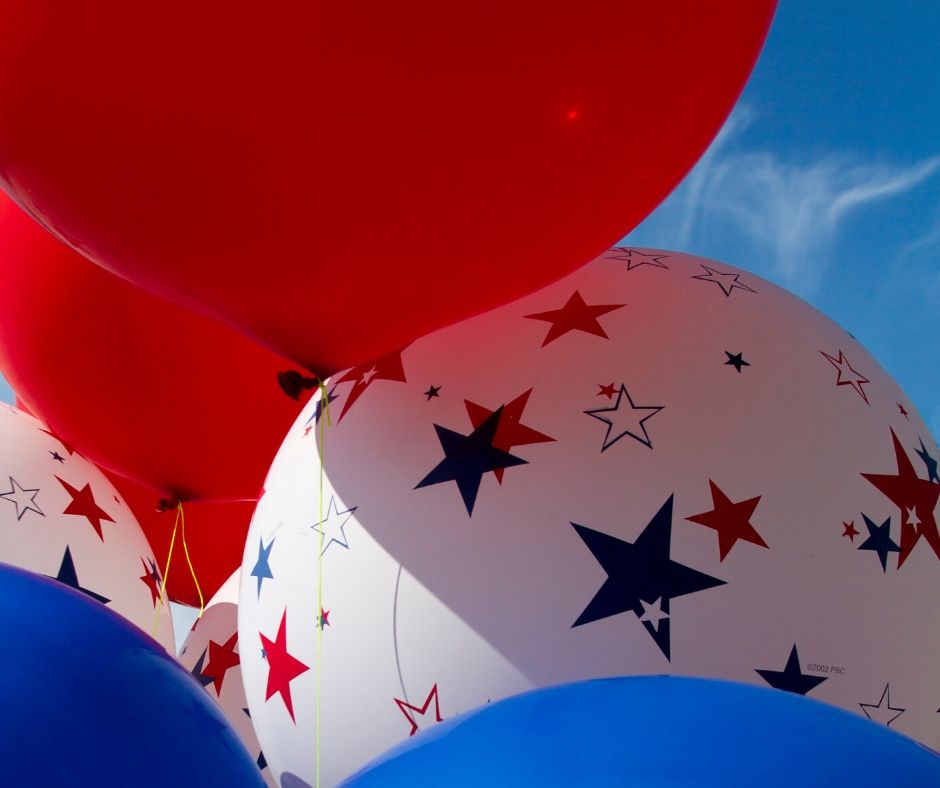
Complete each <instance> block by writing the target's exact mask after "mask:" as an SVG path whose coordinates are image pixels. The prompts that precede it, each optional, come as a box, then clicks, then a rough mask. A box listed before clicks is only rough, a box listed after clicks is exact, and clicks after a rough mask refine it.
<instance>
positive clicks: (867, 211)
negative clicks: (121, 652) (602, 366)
mask: <svg viewBox="0 0 940 788" xmlns="http://www.w3.org/2000/svg"><path fill="white" fill-rule="evenodd" d="M938 42H940V8H938V5H937V3H936V1H935V0H922V1H920V2H917V1H916V0H894V2H892V3H887V2H884V0H879V1H878V2H874V1H873V0H825V1H824V2H820V1H819V0H781V2H780V5H779V8H778V11H777V15H776V18H775V20H774V24H773V27H772V29H771V33H770V37H769V39H768V41H767V45H766V47H765V48H764V52H763V54H762V55H761V59H760V61H759V62H758V64H757V68H756V69H755V72H754V75H753V76H752V78H751V81H750V82H749V84H748V86H747V88H746V89H745V91H744V95H743V96H742V98H741V101H740V103H739V105H738V107H737V108H736V109H735V111H734V113H733V114H732V116H731V118H730V120H729V122H728V123H727V124H726V126H725V128H724V130H723V132H722V134H721V135H720V136H719V138H718V139H717V140H716V142H715V144H713V145H712V147H711V148H710V150H709V151H708V153H707V154H706V156H705V157H704V158H703V159H702V161H701V162H700V163H699V165H698V166H697V167H696V168H695V169H694V170H693V171H692V173H690V175H689V176H688V177H687V178H686V179H685V181H684V182H683V184H682V185H681V186H680V187H679V188H678V189H677V190H676V192H674V193H673V195H672V196H671V197H670V198H669V199H667V200H666V202H665V203H664V204H663V205H662V206H660V208H659V209H658V210H657V211H656V212H655V213H654V214H653V215H652V216H651V217H649V218H648V219H647V220H646V221H645V222H644V223H643V224H642V225H640V227H638V228H637V229H636V230H635V231H634V232H632V233H631V234H630V235H629V236H628V239H627V240H628V242H629V243H631V244H634V245H638V246H640V245H642V246H657V247H664V248H667V249H676V250H682V251H689V252H694V253H696V254H701V255H705V256H707V257H714V258H716V259H718V260H722V261H725V262H728V263H731V264H733V265H737V266H740V267H742V268H746V269H748V270H751V271H753V272H755V273H757V274H759V275H761V276H764V277H766V278H768V279H770V280H772V281H774V282H777V283H778V284H780V285H783V286H784V287H786V288H788V289H789V290H791V291H793V292H795V293H797V294H798V295H800V296H802V297H803V298H805V299H806V300H807V301H809V302H810V303H812V304H814V305H815V306H816V307H818V308H819V309H821V310H822V311H823V312H824V313H825V314H827V315H829V316H830V317H831V318H833V319H834V320H836V321H837V322H839V323H840V324H841V325H843V326H844V327H845V328H846V329H847V330H848V331H850V332H851V333H852V334H854V335H855V336H856V337H857V338H858V339H859V340H860V341H861V342H862V344H864V345H865V346H866V347H867V348H868V349H869V350H870V351H871V352H872V353H873V354H874V355H875V356H876V357H877V358H878V359H879V361H880V362H881V363H882V365H883V366H884V367H885V368H886V369H887V370H888V371H889V372H890V373H891V374H892V375H894V377H895V378H896V379H897V381H898V382H899V383H900V384H901V387H902V388H903V389H904V390H905V391H906V392H907V394H908V396H909V397H910V399H911V401H912V402H913V404H914V405H915V406H916V407H917V408H918V409H919V410H920V412H921V413H922V414H923V416H924V418H925V419H926V421H927V423H928V425H929V426H930V428H931V431H932V432H933V434H934V436H935V437H936V436H940V344H938V341H937V331H938V323H940V320H938V317H940V46H938ZM640 109H641V108H640ZM0 398H3V399H6V400H8V401H9V400H12V392H10V391H9V389H8V387H6V386H5V385H0Z"/></svg>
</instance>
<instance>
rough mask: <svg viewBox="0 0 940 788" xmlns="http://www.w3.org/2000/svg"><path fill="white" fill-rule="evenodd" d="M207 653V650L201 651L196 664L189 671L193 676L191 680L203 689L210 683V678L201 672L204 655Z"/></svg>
mask: <svg viewBox="0 0 940 788" xmlns="http://www.w3.org/2000/svg"><path fill="white" fill-rule="evenodd" d="M208 651H209V649H203V650H202V654H200V655H199V659H197V660H196V664H195V665H193V669H192V670H191V671H190V673H192V674H193V678H194V679H196V681H198V682H199V684H200V685H201V686H203V687H208V686H209V685H210V684H211V683H212V676H207V675H206V674H205V673H203V672H202V666H203V665H204V664H205V661H206V653H207V652H208Z"/></svg>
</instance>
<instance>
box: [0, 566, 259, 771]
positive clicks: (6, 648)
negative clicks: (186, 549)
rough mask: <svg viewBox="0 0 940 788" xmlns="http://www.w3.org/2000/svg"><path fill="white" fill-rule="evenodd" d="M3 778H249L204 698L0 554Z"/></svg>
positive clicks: (173, 668)
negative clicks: (5, 562) (1, 562)
mask: <svg viewBox="0 0 940 788" xmlns="http://www.w3.org/2000/svg"><path fill="white" fill-rule="evenodd" d="M0 632H2V648H0V708H2V714H0V773H2V775H3V778H2V780H0V782H2V783H3V784H4V785H55V786H111V785H115V786H117V785H133V786H154V788H157V787H158V786H159V788H168V786H173V787H174V788H176V787H177V786H199V787H200V788H213V787H214V786H219V787H220V788H221V786H257V788H264V785H265V783H264V780H263V778H262V777H261V773H260V772H259V771H258V767H257V766H256V764H255V761H254V759H253V758H252V757H251V755H249V754H248V751H247V750H246V749H245V748H244V746H243V745H242V743H241V741H240V740H239V738H238V735H237V734H236V733H235V731H234V730H232V728H231V727H229V725H228V723H227V722H226V721H225V719H224V717H223V716H222V713H221V712H220V711H219V709H218V707H217V706H216V704H215V703H214V702H213V701H212V699H211V698H210V697H209V696H208V695H207V694H206V693H205V691H204V690H203V689H202V687H201V686H200V685H199V683H198V682H197V681H195V679H193V677H192V676H190V675H189V673H187V672H186V671H185V670H184V669H183V668H182V667H181V666H180V665H179V664H178V663H177V662H176V660H174V659H173V658H172V657H171V656H170V655H169V654H167V653H166V651H164V650H163V648H162V646H160V644H159V643H157V642H156V641H155V640H153V639H152V638H150V637H149V636H147V635H146V634H145V633H144V632H141V631H140V630H139V629H137V628H136V627H135V626H134V625H133V624H131V623H130V622H128V621H126V620H124V619H123V618H121V617H120V616H118V615H116V614H115V613H113V612H111V611H110V610H108V609H107V608H106V607H104V605H101V604H100V603H98V602H96V601H94V600H92V599H90V598H89V597H87V596H85V595H83V594H81V593H79V592H78V591H74V590H72V589H71V588H68V587H66V586H64V585H62V584H60V583H57V582H55V581H53V580H50V579H48V578H45V577H42V576H40V575H35V574H33V573H31V572H26V571H24V570H22V569H17V568H15V567H11V566H9V565H6V564H0Z"/></svg>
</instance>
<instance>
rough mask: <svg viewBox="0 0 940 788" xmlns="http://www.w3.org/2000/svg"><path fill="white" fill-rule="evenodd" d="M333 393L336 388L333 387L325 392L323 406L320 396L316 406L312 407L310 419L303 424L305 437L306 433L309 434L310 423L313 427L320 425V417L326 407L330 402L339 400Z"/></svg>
mask: <svg viewBox="0 0 940 788" xmlns="http://www.w3.org/2000/svg"><path fill="white" fill-rule="evenodd" d="M335 391H336V386H333V388H331V389H330V390H329V391H328V392H327V394H326V403H325V404H324V402H323V396H322V395H320V397H319V398H318V399H317V404H316V405H314V407H313V415H311V416H310V418H309V419H307V421H305V422H304V434H305V435H306V434H307V433H308V432H310V429H311V422H312V423H313V424H314V425H317V424H319V423H320V416H322V415H323V413H324V412H325V411H326V405H329V404H330V403H331V402H334V401H336V400H338V399H339V395H338V394H335V393H334V392H335Z"/></svg>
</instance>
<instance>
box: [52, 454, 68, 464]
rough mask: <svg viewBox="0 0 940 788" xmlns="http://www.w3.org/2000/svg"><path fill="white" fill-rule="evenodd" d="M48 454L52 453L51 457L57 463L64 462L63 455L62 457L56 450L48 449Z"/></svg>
mask: <svg viewBox="0 0 940 788" xmlns="http://www.w3.org/2000/svg"><path fill="white" fill-rule="evenodd" d="M49 454H51V455H52V459H53V460H55V461H56V462H57V463H59V464H62V463H64V462H65V457H63V456H62V455H61V454H59V452H57V451H50V452H49Z"/></svg>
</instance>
